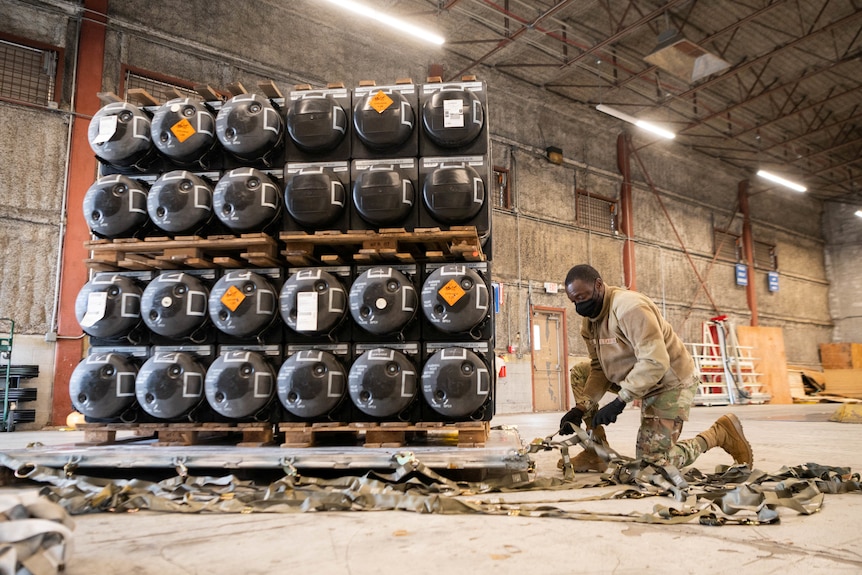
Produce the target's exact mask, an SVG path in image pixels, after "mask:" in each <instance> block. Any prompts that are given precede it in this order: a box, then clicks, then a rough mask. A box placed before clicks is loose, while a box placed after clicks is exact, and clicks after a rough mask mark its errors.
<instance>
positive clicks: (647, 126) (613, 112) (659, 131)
mask: <svg viewBox="0 0 862 575" xmlns="http://www.w3.org/2000/svg"><path fill="white" fill-rule="evenodd" d="M596 110H598V111H599V112H603V113H605V114H607V115H609V116H613V117H614V118H618V119H620V120H622V121H624V122H628V123H629V124H634V125H635V126H637V127H638V128H640V129H642V130H646V131H648V132H652V133H653V134H656V135H657V136H661V137H662V138H667V139H668V140H673V139H674V138H676V134H674V133H673V132H671V131H670V130H665V129H664V128H660V127H659V126H656V125H655V124H653V123H652V122H647V121H645V120H639V119H637V118H635V117H634V116H630V115H628V114H626V113H625V112H620V111H619V110H617V109H616V108H611V107H610V106H605V105H604V104H599V105H598V106H596Z"/></svg>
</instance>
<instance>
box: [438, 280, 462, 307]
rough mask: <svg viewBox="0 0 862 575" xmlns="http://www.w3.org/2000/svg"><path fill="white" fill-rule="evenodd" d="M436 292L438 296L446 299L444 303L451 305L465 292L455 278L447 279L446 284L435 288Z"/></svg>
mask: <svg viewBox="0 0 862 575" xmlns="http://www.w3.org/2000/svg"><path fill="white" fill-rule="evenodd" d="M437 293H438V294H440V297H442V298H443V299H444V300H446V303H448V304H449V305H450V306H453V305H455V304H456V303H458V300H459V299H461V298H462V297H464V294H466V293H467V292H465V291H464V288H462V287H461V286H460V285H459V284H458V282H456V281H455V280H449V281H448V282H447V283H446V285H444V286H443V287H441V288H440V289H439V290H437Z"/></svg>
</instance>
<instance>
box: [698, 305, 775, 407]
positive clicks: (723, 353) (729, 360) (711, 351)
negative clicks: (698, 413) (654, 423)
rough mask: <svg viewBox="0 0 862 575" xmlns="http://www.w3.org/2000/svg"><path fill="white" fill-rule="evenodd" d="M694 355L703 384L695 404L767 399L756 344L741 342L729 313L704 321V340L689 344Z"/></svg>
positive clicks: (740, 402)
mask: <svg viewBox="0 0 862 575" xmlns="http://www.w3.org/2000/svg"><path fill="white" fill-rule="evenodd" d="M686 345H687V346H688V347H689V350H690V351H691V355H692V359H694V365H695V370H696V373H697V375H698V377H699V378H700V381H701V383H700V386H699V387H698V390H697V393H696V394H695V398H694V403H695V405H735V404H748V403H766V402H768V401H769V400H770V395H769V394H768V393H765V392H764V391H763V389H762V386H761V384H760V381H759V378H760V376H761V375H762V374H760V373H757V371H756V370H755V364H756V362H757V358H755V357H753V356H752V353H753V351H754V348H752V347H748V346H741V345H739V343H738V341H737V339H736V331H735V330H734V329H733V325H731V324H730V322H728V321H727V316H718V317H714V318H711V319H710V320H708V321H705V322H703V342H702V343H689V344H686Z"/></svg>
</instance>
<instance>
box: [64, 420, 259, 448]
mask: <svg viewBox="0 0 862 575" xmlns="http://www.w3.org/2000/svg"><path fill="white" fill-rule="evenodd" d="M76 429H77V430H79V431H83V432H84V442H83V443H84V444H86V445H110V444H112V443H116V442H117V432H118V431H131V432H133V433H134V434H135V435H137V436H150V435H154V436H155V437H156V440H157V441H156V443H155V445H157V446H176V445H180V446H187V445H197V444H199V443H201V441H203V440H204V439H206V438H213V437H215V438H226V437H227V435H229V434H231V433H242V441H240V442H239V443H237V444H236V445H237V446H238V447H261V446H264V445H270V444H272V443H273V429H272V425H271V424H269V423H109V424H102V423H85V424H79V425H77V426H76Z"/></svg>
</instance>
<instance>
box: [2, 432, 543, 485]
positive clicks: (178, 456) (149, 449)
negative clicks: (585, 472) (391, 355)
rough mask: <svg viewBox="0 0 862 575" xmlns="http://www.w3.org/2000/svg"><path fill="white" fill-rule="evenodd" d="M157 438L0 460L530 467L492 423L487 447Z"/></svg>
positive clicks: (329, 467)
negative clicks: (166, 442) (180, 442)
mask: <svg viewBox="0 0 862 575" xmlns="http://www.w3.org/2000/svg"><path fill="white" fill-rule="evenodd" d="M155 442H156V440H155V439H153V438H146V439H140V438H137V437H129V438H127V439H126V442H125V443H120V442H119V441H118V442H114V443H111V444H110V445H74V444H70V445H57V446H46V445H35V446H31V447H28V448H26V449H17V450H15V449H12V450H5V451H4V453H3V455H4V456H5V457H4V458H3V459H2V460H0V462H2V463H4V464H5V465H7V466H10V463H12V464H18V465H23V464H33V465H42V466H45V467H51V468H56V469H63V468H67V466H69V468H72V469H76V470H77V471H78V472H80V473H83V474H86V468H92V469H97V468H98V469H113V470H133V469H141V470H145V469H150V470H152V469H175V468H177V467H179V466H183V467H186V468H188V469H195V468H196V469H210V470H212V469H229V470H240V469H243V470H253V469H261V470H263V469H283V468H285V467H293V468H296V469H297V470H299V471H300V472H301V471H303V470H307V471H321V472H322V471H359V470H370V469H377V470H380V469H396V468H397V467H399V465H400V464H401V463H402V462H403V460H404V457H405V456H407V455H408V454H412V456H415V458H416V459H417V460H418V461H420V462H422V463H423V464H425V465H426V466H427V467H429V468H431V469H433V470H435V471H438V472H445V471H449V472H461V471H471V472H480V473H482V474H483V475H495V474H502V473H510V472H513V471H527V470H529V469H530V467H531V460H530V457H529V454H528V453H527V452H526V449H525V448H524V445H523V444H522V443H521V438H520V436H519V435H518V432H517V430H516V429H512V428H505V427H504V428H501V429H492V430H491V431H490V433H489V436H488V441H487V442H486V443H485V446H484V447H466V448H465V447H458V446H457V445H454V444H449V445H446V444H444V443H442V442H441V444H431V442H430V441H429V443H428V444H418V445H406V446H402V447H397V448H385V447H380V448H373V449H369V448H368V447H363V446H356V447H353V446H332V447H330V446H326V447H302V448H290V447H279V446H268V447H237V446H235V445H191V446H159V445H156V444H155Z"/></svg>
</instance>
